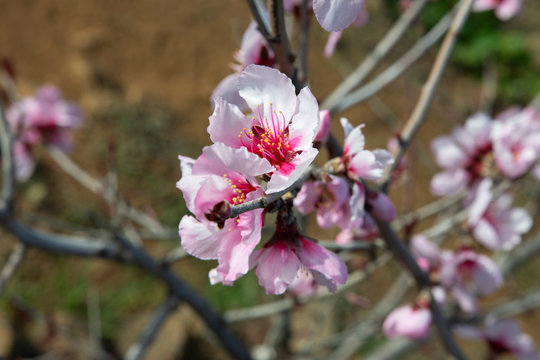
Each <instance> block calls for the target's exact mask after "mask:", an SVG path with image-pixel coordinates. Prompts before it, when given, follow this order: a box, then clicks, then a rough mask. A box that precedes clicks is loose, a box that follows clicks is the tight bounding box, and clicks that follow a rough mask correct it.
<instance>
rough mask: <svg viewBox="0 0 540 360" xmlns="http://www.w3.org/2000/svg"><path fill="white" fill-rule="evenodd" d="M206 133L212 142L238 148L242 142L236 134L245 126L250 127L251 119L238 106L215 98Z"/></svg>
mask: <svg viewBox="0 0 540 360" xmlns="http://www.w3.org/2000/svg"><path fill="white" fill-rule="evenodd" d="M209 120H210V125H209V126H208V134H210V139H211V140H212V141H213V142H215V143H216V142H221V143H224V144H225V145H228V146H232V147H235V148H239V147H240V146H242V142H241V140H240V138H239V137H238V135H240V132H242V131H244V129H245V128H251V121H250V120H249V118H247V117H246V116H245V115H244V114H242V112H241V111H240V109H238V107H236V106H235V105H231V104H229V103H227V102H226V101H225V100H223V99H220V98H217V99H215V100H214V112H213V114H212V115H211V116H210V118H209Z"/></svg>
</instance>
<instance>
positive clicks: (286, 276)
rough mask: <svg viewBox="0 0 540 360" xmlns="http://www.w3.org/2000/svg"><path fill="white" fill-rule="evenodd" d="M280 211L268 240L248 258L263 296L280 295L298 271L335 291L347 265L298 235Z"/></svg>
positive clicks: (344, 278)
mask: <svg viewBox="0 0 540 360" xmlns="http://www.w3.org/2000/svg"><path fill="white" fill-rule="evenodd" d="M289 221H290V219H289V217H288V216H287V215H284V214H283V213H281V212H280V214H278V219H277V221H276V231H275V233H274V235H273V236H272V238H271V239H270V240H269V241H268V242H267V243H266V244H265V245H264V246H263V248H261V249H259V250H255V251H254V252H253V254H252V255H251V257H250V260H249V261H250V264H251V267H255V266H257V270H256V274H257V277H258V278H259V284H260V285H261V286H262V287H264V289H265V290H266V293H267V294H282V293H283V292H285V290H287V288H288V287H289V286H291V285H292V284H294V283H295V281H296V279H297V277H298V276H304V277H305V275H299V273H300V272H309V273H311V276H313V279H314V280H315V282H317V283H318V284H319V285H323V286H326V287H327V288H328V290H330V291H332V292H335V291H336V290H337V285H340V284H344V283H345V282H346V281H347V277H348V274H347V266H346V265H345V263H344V262H343V260H341V258H340V257H339V256H337V255H336V254H334V253H333V252H331V251H329V250H326V249H325V248H323V247H322V246H320V245H318V244H317V243H316V242H315V241H313V240H310V239H308V238H307V237H305V236H302V235H300V234H299V233H298V230H297V228H296V225H295V224H294V223H293V224H289Z"/></svg>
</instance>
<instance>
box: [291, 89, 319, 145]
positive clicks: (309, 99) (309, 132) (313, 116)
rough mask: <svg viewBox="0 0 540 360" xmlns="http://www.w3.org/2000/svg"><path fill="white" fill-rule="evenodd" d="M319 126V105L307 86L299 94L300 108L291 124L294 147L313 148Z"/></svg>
mask: <svg viewBox="0 0 540 360" xmlns="http://www.w3.org/2000/svg"><path fill="white" fill-rule="evenodd" d="M319 126H320V120H319V105H318V104H317V100H316V99H315V97H314V96H313V94H312V93H311V91H310V90H309V88H307V87H305V88H303V89H302V90H300V93H299V94H298V108H297V110H296V113H295V114H294V116H293V117H292V120H291V123H290V125H289V139H290V142H291V143H294V148H295V149H296V150H304V149H309V148H311V147H312V146H313V140H314V139H315V136H316V135H317V132H318V131H319Z"/></svg>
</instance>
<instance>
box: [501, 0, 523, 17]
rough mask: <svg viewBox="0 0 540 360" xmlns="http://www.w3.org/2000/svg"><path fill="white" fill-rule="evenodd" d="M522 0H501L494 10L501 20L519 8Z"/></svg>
mask: <svg viewBox="0 0 540 360" xmlns="http://www.w3.org/2000/svg"><path fill="white" fill-rule="evenodd" d="M521 5H522V0H502V2H501V4H500V5H499V6H498V7H497V9H496V10H495V14H496V15H497V17H498V18H499V19H501V20H508V19H510V18H511V17H513V16H514V15H516V14H517V13H518V12H519V11H520V10H521Z"/></svg>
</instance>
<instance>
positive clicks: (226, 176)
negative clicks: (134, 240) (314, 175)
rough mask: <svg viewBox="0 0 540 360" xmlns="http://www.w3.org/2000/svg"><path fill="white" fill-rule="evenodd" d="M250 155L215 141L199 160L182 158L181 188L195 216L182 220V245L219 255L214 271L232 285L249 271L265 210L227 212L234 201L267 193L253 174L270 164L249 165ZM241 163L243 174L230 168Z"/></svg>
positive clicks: (197, 253) (194, 251)
mask: <svg viewBox="0 0 540 360" xmlns="http://www.w3.org/2000/svg"><path fill="white" fill-rule="evenodd" d="M247 155H248V153H247V151H246V150H245V149H233V148H230V147H227V146H225V145H223V144H214V145H212V146H209V147H206V148H204V149H203V153H202V155H201V156H200V157H199V158H198V159H197V160H193V159H190V158H188V157H184V156H181V157H180V161H181V168H182V178H181V179H180V181H178V183H177V187H178V188H179V189H180V190H181V191H182V193H183V195H184V199H185V201H186V205H187V207H188V209H189V210H190V211H191V212H192V213H193V214H194V215H195V217H193V216H189V215H186V216H184V217H183V218H182V220H181V221H180V225H179V233H180V237H181V240H182V247H183V248H184V249H185V250H186V251H187V252H188V253H189V254H191V255H193V256H196V257H198V258H200V259H204V260H209V259H217V260H218V267H217V269H216V271H215V272H216V274H217V275H218V276H219V277H220V279H221V281H222V282H223V283H224V284H227V285H230V284H232V282H233V281H234V280H236V279H237V278H238V277H240V276H242V275H244V274H246V273H247V272H248V270H249V263H248V258H249V255H250V254H251V252H252V251H253V249H254V248H255V246H256V245H257V244H258V243H259V241H260V238H261V228H262V222H263V219H262V211H263V210H262V209H258V210H254V211H250V212H247V213H243V214H240V215H239V216H238V217H236V218H234V219H229V218H228V214H227V209H228V208H229V206H230V205H235V204H242V203H243V202H245V201H249V200H252V199H255V198H257V197H260V196H262V195H263V194H264V191H263V189H262V188H261V187H260V186H259V185H258V184H257V182H256V179H255V178H254V176H253V173H257V172H259V171H261V170H262V171H266V170H267V169H268V167H267V164H265V163H263V162H262V161H261V160H260V159H258V160H256V161H254V162H251V163H248V162H246V161H245V160H246V157H247ZM236 161H241V163H242V164H243V165H244V167H245V168H244V169H240V170H243V171H242V173H240V172H238V171H233V170H231V169H230V167H229V166H230V164H231V163H232V162H236ZM244 174H246V175H244Z"/></svg>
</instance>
